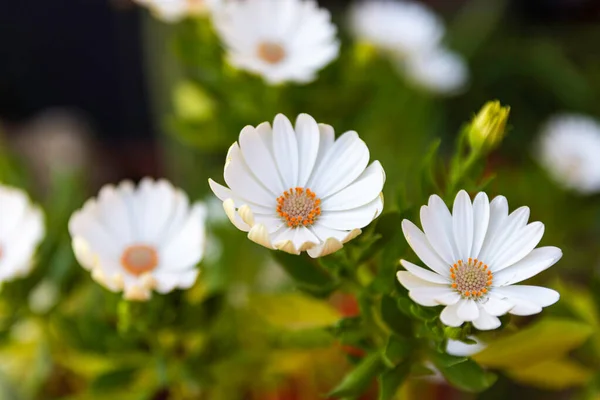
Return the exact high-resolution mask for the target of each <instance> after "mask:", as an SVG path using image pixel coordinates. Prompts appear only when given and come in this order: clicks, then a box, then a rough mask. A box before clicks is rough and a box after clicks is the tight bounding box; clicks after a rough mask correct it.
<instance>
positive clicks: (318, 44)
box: [215, 0, 339, 84]
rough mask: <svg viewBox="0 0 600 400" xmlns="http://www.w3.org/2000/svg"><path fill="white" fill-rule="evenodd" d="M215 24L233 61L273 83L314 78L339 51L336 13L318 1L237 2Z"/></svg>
mask: <svg viewBox="0 0 600 400" xmlns="http://www.w3.org/2000/svg"><path fill="white" fill-rule="evenodd" d="M215 26H216V29H217V32H218V33H219V34H220V37H221V40H222V42H223V43H224V45H225V47H226V50H227V57H228V59H229V62H230V63H231V64H232V65H233V66H234V67H236V68H239V69H243V70H246V71H249V72H251V73H254V74H258V75H261V76H262V77H263V78H264V79H265V80H266V81H267V82H269V83H270V84H279V83H283V82H286V81H290V82H297V83H307V82H310V81H313V80H314V79H315V75H316V73H317V71H318V70H320V69H321V68H323V67H324V66H326V65H327V64H329V63H330V62H331V61H333V60H334V59H335V58H336V57H337V55H338V52H339V42H338V40H337V39H336V32H337V29H336V27H335V25H333V23H332V22H331V15H330V13H329V11H327V10H325V9H322V8H319V6H318V5H317V3H316V1H314V0H252V1H244V0H231V1H229V2H227V4H225V5H224V7H223V9H222V12H220V13H218V16H217V17H216V18H215Z"/></svg>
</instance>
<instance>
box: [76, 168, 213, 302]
mask: <svg viewBox="0 0 600 400" xmlns="http://www.w3.org/2000/svg"><path fill="white" fill-rule="evenodd" d="M205 214H206V213H205V208H204V205H203V204H202V203H196V204H194V205H193V206H190V204H189V200H188V197H187V196H186V194H185V193H183V192H182V191H181V190H179V189H175V188H174V187H173V186H172V185H171V184H170V183H169V182H167V181H165V180H159V181H153V180H151V179H149V178H145V179H143V180H142V182H141V183H140V184H139V185H138V186H137V187H134V185H133V184H132V183H131V182H128V181H125V182H122V183H121V184H120V185H119V186H117V187H114V186H112V185H107V186H104V187H103V188H102V189H101V190H100V194H99V196H98V199H90V200H88V201H87V202H86V204H85V205H84V206H83V208H82V209H81V210H79V211H76V212H75V213H74V214H73V215H72V216H71V220H70V221H69V231H70V233H71V236H72V238H73V250H74V252H75V256H76V257H77V260H78V261H79V263H80V264H81V265H82V266H83V267H84V268H86V269H89V270H91V272H92V277H93V278H94V279H95V280H96V281H97V282H99V283H100V284H102V285H103V286H105V287H106V288H108V289H109V290H112V291H121V290H122V291H124V297H125V298H126V299H128V300H147V299H149V298H150V296H151V290H152V289H155V290H156V291H157V292H159V293H167V292H170V291H172V290H174V289H175V288H181V289H187V288H189V287H191V286H192V285H193V284H194V282H195V281H196V277H197V276H198V270H197V269H196V268H195V267H196V264H197V263H198V262H200V260H201V259H202V256H203V253H204V242H205V229H204V220H205Z"/></svg>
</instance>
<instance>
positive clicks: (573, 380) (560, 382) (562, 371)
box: [506, 359, 594, 390]
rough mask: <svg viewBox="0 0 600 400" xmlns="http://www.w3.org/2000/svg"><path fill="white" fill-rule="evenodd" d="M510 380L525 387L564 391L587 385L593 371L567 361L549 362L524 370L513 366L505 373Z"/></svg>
mask: <svg viewBox="0 0 600 400" xmlns="http://www.w3.org/2000/svg"><path fill="white" fill-rule="evenodd" d="M506 373H507V375H508V376H510V377H511V378H512V379H514V380H516V381H518V382H521V383H524V384H526V385H531V386H536V387H539V388H542V389H550V390H565V389H568V388H570V387H574V386H581V385H584V384H585V383H587V382H588V381H589V380H590V378H591V377H592V375H593V374H594V371H593V370H590V369H588V368H585V367H583V366H581V365H579V364H577V363H575V362H573V361H571V360H569V359H561V360H550V361H545V362H542V363H539V364H535V365H532V366H529V367H525V368H519V366H518V365H515V368H514V369H509V370H507V371H506Z"/></svg>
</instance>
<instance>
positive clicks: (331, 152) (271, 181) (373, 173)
mask: <svg viewBox="0 0 600 400" xmlns="http://www.w3.org/2000/svg"><path fill="white" fill-rule="evenodd" d="M238 143H239V145H238V144H235V145H234V146H232V148H231V150H230V152H229V154H228V159H227V161H226V163H227V167H226V168H225V171H224V178H225V182H226V183H227V185H228V187H226V186H222V185H220V184H218V183H216V182H215V181H213V180H212V179H211V180H209V185H210V187H211V189H212V191H213V192H214V194H215V195H216V196H217V197H218V198H219V199H220V200H222V201H223V208H224V210H225V212H226V214H227V216H228V217H229V219H230V221H231V222H232V224H233V225H234V226H236V227H237V228H238V229H240V230H241V231H244V232H248V238H249V239H250V240H252V241H253V242H255V243H257V244H260V245H262V246H264V247H266V248H268V249H277V250H281V251H285V252H288V253H290V254H300V253H302V252H305V251H306V252H308V254H309V255H310V256H311V257H322V256H325V255H328V254H331V253H333V252H335V251H338V250H340V249H341V248H342V247H343V244H344V243H347V242H348V241H350V240H352V239H354V238H355V237H356V236H358V235H359V234H360V233H361V232H362V231H361V229H362V228H364V227H365V226H367V225H368V224H369V223H371V222H372V221H373V220H374V219H375V218H377V217H378V216H379V215H380V214H381V212H382V210H383V206H384V202H383V192H382V191H383V185H384V181H385V179H384V178H385V172H384V171H383V168H382V167H381V164H380V163H379V162H377V161H375V162H373V163H372V164H371V165H369V150H368V147H367V146H366V144H365V143H364V142H363V141H362V140H361V139H360V138H359V137H358V134H357V133H356V132H352V131H350V132H347V133H345V134H344V135H341V136H340V137H339V138H338V139H337V140H335V138H334V132H333V129H332V128H330V127H328V126H326V125H323V124H317V122H316V121H315V120H314V118H313V117H311V116H310V115H308V114H300V115H299V116H298V117H297V118H296V124H295V126H294V125H292V123H291V122H290V120H289V119H288V118H287V117H286V116H285V115H283V114H278V115H277V116H276V117H275V120H274V123H273V126H272V128H271V126H270V125H269V124H268V123H263V124H260V125H259V126H258V127H257V128H252V129H250V128H244V130H243V131H242V133H241V134H240V140H239V141H238Z"/></svg>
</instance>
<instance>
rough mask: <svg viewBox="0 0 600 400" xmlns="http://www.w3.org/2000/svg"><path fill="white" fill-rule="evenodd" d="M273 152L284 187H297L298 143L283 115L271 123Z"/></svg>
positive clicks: (289, 123) (292, 129) (279, 115)
mask: <svg viewBox="0 0 600 400" xmlns="http://www.w3.org/2000/svg"><path fill="white" fill-rule="evenodd" d="M273 151H274V153H275V160H276V161H277V166H278V167H279V171H280V172H281V175H282V176H283V181H284V185H286V186H287V187H288V188H294V187H296V186H298V142H297V140H296V133H295V131H294V128H293V127H292V123H291V122H290V120H289V119H287V117H286V116H284V115H283V114H278V115H277V116H276V117H275V121H274V122H273ZM230 187H231V185H230Z"/></svg>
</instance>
